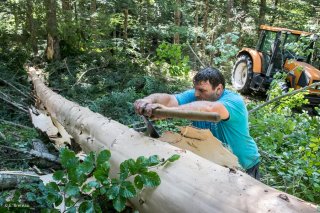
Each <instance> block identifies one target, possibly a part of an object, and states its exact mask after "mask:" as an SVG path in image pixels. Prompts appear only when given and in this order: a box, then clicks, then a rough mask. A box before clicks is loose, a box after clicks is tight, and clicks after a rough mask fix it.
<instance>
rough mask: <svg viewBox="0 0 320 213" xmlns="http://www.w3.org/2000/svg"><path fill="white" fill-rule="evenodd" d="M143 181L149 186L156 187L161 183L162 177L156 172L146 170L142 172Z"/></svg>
mask: <svg viewBox="0 0 320 213" xmlns="http://www.w3.org/2000/svg"><path fill="white" fill-rule="evenodd" d="M141 179H142V182H143V184H144V185H145V186H147V187H156V186H159V185H160V183H161V180H160V177H159V175H158V174H157V173H156V172H153V171H151V172H144V173H143V174H141Z"/></svg>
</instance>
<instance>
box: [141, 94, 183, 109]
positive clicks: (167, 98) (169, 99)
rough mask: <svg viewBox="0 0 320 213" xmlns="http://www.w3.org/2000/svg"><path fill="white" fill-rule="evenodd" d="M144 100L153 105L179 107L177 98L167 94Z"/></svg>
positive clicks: (151, 96)
mask: <svg viewBox="0 0 320 213" xmlns="http://www.w3.org/2000/svg"><path fill="white" fill-rule="evenodd" d="M143 100H146V101H147V102H149V103H151V104H162V105H164V106H168V107H172V106H177V104H175V102H176V101H175V98H174V97H173V96H172V95H169V94H166V93H155V94H151V95H149V96H147V97H145V98H143Z"/></svg>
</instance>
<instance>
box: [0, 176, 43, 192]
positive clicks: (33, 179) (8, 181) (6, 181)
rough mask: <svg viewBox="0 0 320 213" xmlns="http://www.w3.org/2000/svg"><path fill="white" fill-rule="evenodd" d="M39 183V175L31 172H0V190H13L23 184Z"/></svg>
mask: <svg viewBox="0 0 320 213" xmlns="http://www.w3.org/2000/svg"><path fill="white" fill-rule="evenodd" d="M37 182H40V178H39V175H37V174H35V173H33V172H21V171H0V189H1V190H5V189H14V188H16V187H17V186H18V185H20V184H23V183H37Z"/></svg>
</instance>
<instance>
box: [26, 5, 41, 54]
mask: <svg viewBox="0 0 320 213" xmlns="http://www.w3.org/2000/svg"><path fill="white" fill-rule="evenodd" d="M26 3H27V12H26V31H27V34H28V36H27V37H28V42H29V43H30V46H31V48H32V50H33V53H34V54H35V55H36V54H37V53H38V45H37V35H36V26H35V24H34V18H33V3H32V1H31V0H27V2H26Z"/></svg>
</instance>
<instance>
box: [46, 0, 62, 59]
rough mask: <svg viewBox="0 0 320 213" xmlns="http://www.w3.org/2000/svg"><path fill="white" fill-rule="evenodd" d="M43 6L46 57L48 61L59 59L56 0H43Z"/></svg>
mask: <svg viewBox="0 0 320 213" xmlns="http://www.w3.org/2000/svg"><path fill="white" fill-rule="evenodd" d="M45 6H46V10H47V47H46V59H47V60H49V61H52V60H59V59H60V58H61V57H60V45H59V36H58V25H57V14H56V0H45Z"/></svg>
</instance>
